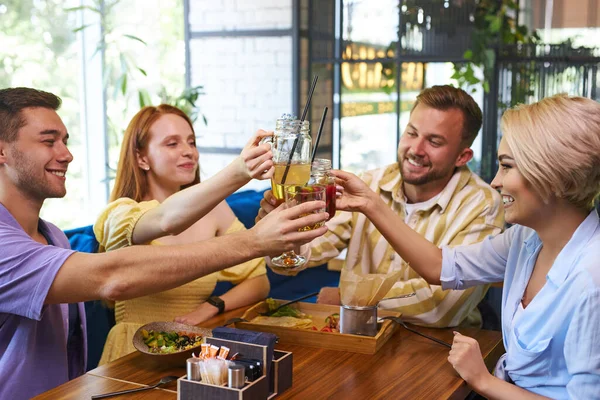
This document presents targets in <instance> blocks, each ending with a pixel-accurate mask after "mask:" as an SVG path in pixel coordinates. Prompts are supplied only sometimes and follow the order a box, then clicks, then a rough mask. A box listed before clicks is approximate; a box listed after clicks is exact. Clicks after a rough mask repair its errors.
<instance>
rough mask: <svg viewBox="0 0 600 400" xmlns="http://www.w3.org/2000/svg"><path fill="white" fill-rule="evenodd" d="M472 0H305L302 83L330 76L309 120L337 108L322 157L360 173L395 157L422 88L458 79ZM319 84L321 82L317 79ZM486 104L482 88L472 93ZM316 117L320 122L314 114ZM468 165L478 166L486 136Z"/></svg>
mask: <svg viewBox="0 0 600 400" xmlns="http://www.w3.org/2000/svg"><path fill="white" fill-rule="evenodd" d="M473 8H474V4H472V3H471V2H461V1H450V0H448V1H445V2H443V3H441V2H440V1H435V0H429V1H427V0H423V1H418V2H415V1H409V0H381V1H378V2H377V7H374V6H373V2H370V1H365V0H329V1H311V0H301V1H300V10H301V15H302V16H303V18H301V21H306V24H305V25H304V26H302V25H301V29H300V37H301V39H300V40H301V41H302V40H305V41H306V42H307V45H306V46H301V64H300V65H301V66H304V65H306V68H301V69H300V70H301V74H300V78H301V87H306V85H307V82H309V81H310V79H311V77H312V76H313V75H319V77H320V82H321V77H324V78H325V84H324V88H321V90H322V91H323V92H325V93H327V94H328V95H329V97H328V98H327V99H326V98H324V93H320V94H321V95H322V96H321V97H319V98H318V101H317V102H315V101H314V100H313V104H312V110H311V111H312V112H311V116H312V118H311V119H312V121H313V124H314V123H315V122H316V121H318V117H319V116H320V115H321V109H322V107H323V106H324V105H326V106H329V107H330V108H333V111H334V112H333V121H332V122H331V125H328V126H327V127H326V129H325V130H324V132H325V137H324V139H322V140H324V142H325V145H324V146H322V147H320V150H319V151H320V153H321V155H322V156H325V157H331V158H332V159H333V160H334V164H335V166H336V167H339V168H342V169H346V170H349V171H354V172H359V171H364V170H369V169H373V168H377V167H381V166H384V165H386V164H390V163H393V162H395V161H396V160H397V154H396V150H397V146H398V141H399V138H400V135H401V134H402V132H403V131H404V128H405V126H406V124H407V122H408V119H409V115H410V110H411V109H412V107H413V105H414V102H415V99H416V96H417V95H418V93H419V92H420V91H421V90H422V89H424V88H426V87H430V86H433V85H440V84H453V83H456V82H453V81H452V79H451V76H452V73H453V64H452V62H458V61H461V60H462V54H463V52H464V50H465V49H466V46H467V45H468V43H469V39H470V33H471V30H470V29H471V28H470V13H472V11H473ZM320 85H321V83H320ZM473 96H474V98H475V100H476V101H477V102H478V104H480V106H482V104H483V93H481V92H475V93H473ZM315 120H316V121H315ZM473 149H474V153H475V157H474V160H473V162H472V163H471V166H472V167H473V168H474V169H475V171H478V167H479V164H480V160H481V154H482V151H481V138H478V140H477V141H476V142H475V143H474V145H473Z"/></svg>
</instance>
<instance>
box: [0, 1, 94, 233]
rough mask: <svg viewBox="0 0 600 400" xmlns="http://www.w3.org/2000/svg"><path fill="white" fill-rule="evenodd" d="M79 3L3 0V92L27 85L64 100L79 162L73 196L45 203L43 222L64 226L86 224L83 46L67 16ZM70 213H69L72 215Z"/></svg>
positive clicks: (72, 178) (73, 171)
mask: <svg viewBox="0 0 600 400" xmlns="http://www.w3.org/2000/svg"><path fill="white" fill-rule="evenodd" d="M77 5H78V2H77V1H75V0H74V1H65V2H55V1H35V0H0V43H2V45H1V46H0V87H3V88H5V87H16V86H26V87H34V88H39V89H43V90H45V91H49V92H52V93H54V94H56V95H58V96H60V97H61V98H62V100H63V104H62V107H61V110H60V116H61V117H62V119H63V121H64V123H65V125H66V126H67V129H68V131H69V135H70V140H69V148H70V150H71V152H72V153H73V155H74V161H73V162H72V163H71V165H70V166H69V172H68V178H67V197H66V198H65V199H52V200H49V201H47V202H46V203H45V205H44V208H43V209H42V217H43V218H47V219H49V220H51V221H53V222H55V223H57V224H58V225H59V226H61V227H70V226H74V225H75V224H76V223H77V221H82V220H85V219H86V213H87V212H88V211H89V210H87V209H86V206H85V204H86V193H85V179H86V176H85V168H84V164H85V157H84V154H85V149H84V142H85V140H84V138H83V132H82V129H81V124H80V118H79V111H80V107H79V106H80V93H81V86H80V82H79V79H78V77H79V76H80V74H81V64H80V62H79V57H80V49H81V46H80V42H79V39H78V36H77V34H75V33H73V30H74V29H75V28H76V27H77V23H78V20H77V15H76V14H75V13H67V12H65V8H66V7H73V6H77ZM67 210H68V212H67Z"/></svg>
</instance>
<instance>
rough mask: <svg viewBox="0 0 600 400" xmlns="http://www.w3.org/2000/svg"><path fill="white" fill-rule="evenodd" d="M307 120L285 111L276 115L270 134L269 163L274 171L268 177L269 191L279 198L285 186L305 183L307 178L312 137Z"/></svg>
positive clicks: (283, 195)
mask: <svg viewBox="0 0 600 400" xmlns="http://www.w3.org/2000/svg"><path fill="white" fill-rule="evenodd" d="M309 126H310V123H309V122H308V121H300V120H298V119H296V118H294V117H293V116H291V115H289V114H284V115H283V116H282V117H281V118H279V119H277V122H276V124H275V132H274V135H273V145H272V150H273V163H274V164H275V174H274V175H273V178H272V179H271V187H272V189H273V195H274V196H275V198H276V199H277V200H279V201H280V202H283V201H284V199H285V188H286V187H288V186H291V185H305V184H306V183H307V182H308V180H309V179H310V159H311V151H312V138H311V137H310V130H309Z"/></svg>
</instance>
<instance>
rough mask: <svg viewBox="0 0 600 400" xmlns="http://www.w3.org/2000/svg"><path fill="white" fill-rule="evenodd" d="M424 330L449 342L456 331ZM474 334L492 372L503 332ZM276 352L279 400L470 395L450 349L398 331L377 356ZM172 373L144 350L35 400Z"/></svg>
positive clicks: (171, 387) (155, 393) (167, 392)
mask: <svg viewBox="0 0 600 400" xmlns="http://www.w3.org/2000/svg"><path fill="white" fill-rule="evenodd" d="M245 310H246V308H242V309H238V310H233V311H230V312H228V313H225V314H223V315H220V316H218V317H215V318H213V319H211V320H210V321H207V322H206V323H204V324H202V325H203V326H206V327H209V328H212V327H216V326H220V325H223V323H224V322H225V321H227V320H228V319H230V318H233V317H238V316H241V315H242V314H243V313H244V311H245ZM415 328H416V329H418V330H419V331H421V332H423V333H426V334H429V335H431V336H434V337H436V338H438V339H442V340H444V341H446V342H449V343H451V342H452V336H453V335H452V329H426V328H421V327H415ZM458 330H459V331H460V332H461V333H462V334H465V335H468V336H471V337H474V338H475V339H477V341H478V342H479V346H480V348H481V351H482V353H483V356H484V360H485V362H486V365H487V366H488V367H489V368H491V367H493V366H494V365H495V363H496V361H497V360H498V358H499V357H500V356H501V355H502V353H503V352H504V348H503V346H502V335H501V333H500V332H495V331H484V330H477V329H458ZM276 348H277V349H280V350H285V351H291V352H292V353H293V354H294V355H293V357H294V372H293V374H294V375H293V382H294V383H293V386H292V387H291V388H290V389H289V390H287V391H285V392H284V393H282V394H281V395H280V396H279V397H278V398H281V399H288V398H289V399H291V398H299V399H323V398H332V397H334V396H335V397H337V398H354V399H376V398H413V399H463V398H465V397H466V396H467V394H468V393H469V392H470V389H469V387H468V386H467V385H466V383H465V382H464V381H463V380H462V379H461V378H460V377H459V376H458V375H457V374H456V372H455V371H454V370H453V368H452V366H451V365H450V364H449V363H448V362H447V358H448V348H446V347H444V346H442V345H440V344H437V343H435V342H432V341H430V340H428V339H426V338H423V337H421V336H418V335H416V334H414V333H412V332H409V331H407V330H405V329H404V328H401V327H400V328H399V329H398V331H396V332H395V333H394V335H393V336H392V337H391V338H390V339H389V340H388V342H387V343H386V344H385V345H384V346H383V347H382V348H381V350H379V351H378V352H377V353H376V354H373V355H368V354H359V353H350V352H343V351H334V350H326V349H320V348H312V347H302V346H297V345H290V344H278V345H277V346H276ZM167 375H177V376H183V375H185V366H180V367H179V366H178V367H168V366H161V365H154V364H148V362H147V359H145V358H144V357H142V355H141V354H139V353H137V352H136V353H132V354H129V355H127V356H125V357H122V358H120V359H118V360H115V361H113V362H111V363H109V364H106V365H103V366H101V367H98V368H95V369H93V370H91V371H89V372H88V373H87V374H85V375H84V376H81V377H79V378H77V379H75V380H72V381H71V382H68V383H66V384H64V385H61V386H59V387H57V388H55V389H53V390H50V391H48V392H46V393H43V394H41V395H39V396H37V397H36V399H83V398H89V396H91V395H92V394H100V393H106V392H110V391H115V390H123V389H128V388H135V387H140V386H141V385H150V384H154V383H156V382H158V381H159V380H160V378H161V377H163V376H167ZM176 390H177V385H176V382H172V383H170V384H168V385H165V386H163V389H161V390H159V389H154V390H149V391H147V392H141V393H139V394H135V395H128V397H125V396H123V397H122V398H123V399H142V398H143V399H154V398H160V399H173V400H174V399H176V398H177V392H176Z"/></svg>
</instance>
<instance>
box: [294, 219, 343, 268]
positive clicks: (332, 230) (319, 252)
mask: <svg viewBox="0 0 600 400" xmlns="http://www.w3.org/2000/svg"><path fill="white" fill-rule="evenodd" d="M353 218H354V216H353V213H350V212H337V213H336V215H335V217H333V218H332V219H331V220H329V221H328V222H327V223H326V224H327V228H328V231H327V232H326V233H325V234H324V235H323V236H320V237H318V238H316V239H315V240H313V241H312V242H311V243H310V249H309V251H308V252H307V253H306V257H307V258H308V259H309V262H308V267H315V266H317V265H321V264H323V263H325V262H327V261H329V260H331V259H332V258H335V257H337V256H338V255H339V254H340V253H341V251H342V250H343V249H345V248H346V247H348V242H349V241H350V237H351V235H352V220H353Z"/></svg>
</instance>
